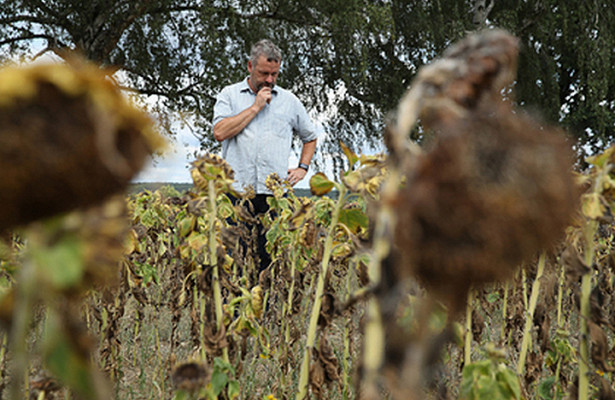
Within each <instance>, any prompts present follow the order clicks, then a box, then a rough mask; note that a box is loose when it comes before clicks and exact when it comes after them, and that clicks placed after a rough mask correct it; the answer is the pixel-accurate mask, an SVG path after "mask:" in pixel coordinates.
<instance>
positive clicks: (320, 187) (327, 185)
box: [310, 172, 335, 196]
mask: <svg viewBox="0 0 615 400" xmlns="http://www.w3.org/2000/svg"><path fill="white" fill-rule="evenodd" d="M334 187H335V183H334V182H332V181H330V180H329V178H327V176H326V175H325V174H323V173H322V172H317V173H315V174H314V175H313V176H312V177H311V178H310V191H311V192H312V194H313V195H314V196H324V195H325V194H327V193H329V192H330V191H331V190H332V189H333V188H334Z"/></svg>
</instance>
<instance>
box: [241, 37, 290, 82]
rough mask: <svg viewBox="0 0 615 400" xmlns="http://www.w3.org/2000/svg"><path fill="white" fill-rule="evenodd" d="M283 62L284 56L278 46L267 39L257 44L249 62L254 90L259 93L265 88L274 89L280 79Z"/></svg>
mask: <svg viewBox="0 0 615 400" xmlns="http://www.w3.org/2000/svg"><path fill="white" fill-rule="evenodd" d="M281 62H282V54H281V52H280V49H279V48H278V46H276V45H275V44H273V43H272V42H271V41H269V40H267V39H263V40H260V41H258V42H256V43H255V44H254V45H253V46H252V50H251V52H250V60H249V61H248V72H249V73H250V78H249V83H250V86H251V87H252V90H254V91H255V92H258V91H259V90H260V89H262V88H263V87H264V86H268V87H270V88H273V87H274V86H275V82H276V80H277V79H278V74H279V72H280V64H281Z"/></svg>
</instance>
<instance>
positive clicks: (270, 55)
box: [250, 39, 282, 64]
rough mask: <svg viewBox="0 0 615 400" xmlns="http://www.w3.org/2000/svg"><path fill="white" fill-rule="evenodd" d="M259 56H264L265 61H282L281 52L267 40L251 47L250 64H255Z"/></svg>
mask: <svg viewBox="0 0 615 400" xmlns="http://www.w3.org/2000/svg"><path fill="white" fill-rule="evenodd" d="M260 56H265V57H266V58H267V61H276V62H281V61H282V52H281V51H280V49H279V48H278V46H276V45H275V44H273V42H271V40H268V39H262V40H259V41H258V42H256V43H254V44H253V45H252V50H251V51H250V62H251V63H252V64H256V62H257V61H258V59H259V57H260Z"/></svg>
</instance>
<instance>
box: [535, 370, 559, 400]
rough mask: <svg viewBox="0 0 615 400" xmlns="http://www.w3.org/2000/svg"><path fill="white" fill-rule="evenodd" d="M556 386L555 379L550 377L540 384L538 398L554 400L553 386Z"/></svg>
mask: <svg viewBox="0 0 615 400" xmlns="http://www.w3.org/2000/svg"><path fill="white" fill-rule="evenodd" d="M554 385H555V377H554V376H550V377H548V378H546V379H544V380H543V381H541V382H540V383H539V384H538V387H537V391H538V397H539V398H540V399H543V400H551V399H553V395H552V392H553V386H554Z"/></svg>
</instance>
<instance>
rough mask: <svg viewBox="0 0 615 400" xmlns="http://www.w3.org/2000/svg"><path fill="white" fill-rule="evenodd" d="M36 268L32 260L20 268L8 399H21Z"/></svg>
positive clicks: (27, 260)
mask: <svg viewBox="0 0 615 400" xmlns="http://www.w3.org/2000/svg"><path fill="white" fill-rule="evenodd" d="M35 270H36V268H35V266H34V262H33V261H32V260H29V259H26V261H25V262H24V263H23V266H22V267H21V271H20V274H19V275H20V276H19V285H17V287H16V296H15V308H14V312H13V316H14V317H13V323H12V326H11V332H10V338H9V352H10V354H11V358H12V366H11V379H10V381H9V386H8V394H9V395H8V398H9V399H11V400H20V399H23V392H22V383H23V377H26V376H27V375H26V372H27V370H28V362H29V360H28V349H27V344H26V338H27V336H28V335H27V333H28V327H29V325H30V322H31V320H32V310H33V309H34V307H33V305H34V303H35V298H34V297H35V293H36V283H37V279H36V271H35Z"/></svg>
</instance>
